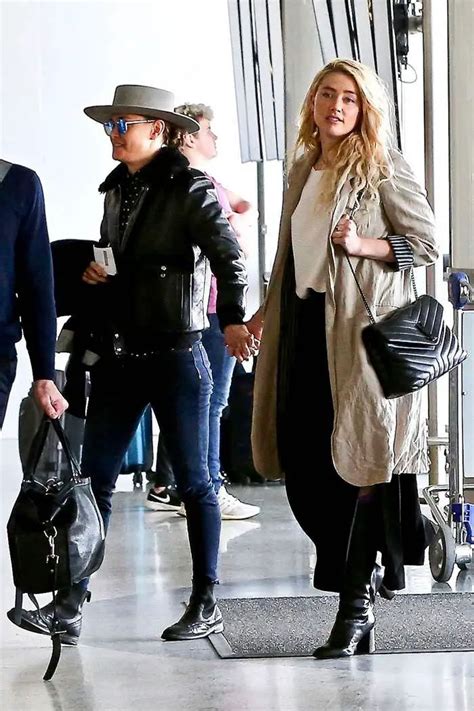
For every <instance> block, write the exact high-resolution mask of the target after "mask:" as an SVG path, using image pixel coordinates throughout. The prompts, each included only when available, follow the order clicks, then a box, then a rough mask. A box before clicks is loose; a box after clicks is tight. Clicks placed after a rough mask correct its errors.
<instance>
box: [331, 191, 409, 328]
mask: <svg viewBox="0 0 474 711" xmlns="http://www.w3.org/2000/svg"><path fill="white" fill-rule="evenodd" d="M363 192H364V190H360V191H359V193H358V194H357V197H356V199H355V202H354V204H353V205H352V207H351V210H350V212H349V219H350V220H352V217H353V216H354V213H355V212H357V210H358V209H359V207H360V201H361V199H362V195H363ZM344 256H345V258H346V260H347V263H348V265H349V268H350V270H351V272H352V276H353V277H354V279H355V283H356V285H357V289H358V290H359V294H360V296H361V298H362V301H363V302H364V306H365V310H366V311H367V314H368V317H369V320H370V323H371V324H375V317H374V315H373V313H372V311H371V310H370V306H369V304H368V302H367V299H366V298H365V294H364V292H363V291H362V287H361V285H360V283H359V280H358V279H357V276H356V273H355V270H354V267H353V266H352V262H351V260H350V257H349V255H348V254H347V252H346V251H344ZM410 280H411V285H412V288H413V293H414V294H415V299H417V298H418V290H417V288H416V283H415V274H414V272H413V267H410Z"/></svg>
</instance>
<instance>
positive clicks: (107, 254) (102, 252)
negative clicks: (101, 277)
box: [94, 246, 117, 276]
mask: <svg viewBox="0 0 474 711" xmlns="http://www.w3.org/2000/svg"><path fill="white" fill-rule="evenodd" d="M94 259H95V261H96V262H97V264H100V265H101V266H103V267H104V269H105V271H106V272H107V274H108V275H109V276H114V274H117V267H116V265H115V259H114V253H113V251H112V247H95V246H94Z"/></svg>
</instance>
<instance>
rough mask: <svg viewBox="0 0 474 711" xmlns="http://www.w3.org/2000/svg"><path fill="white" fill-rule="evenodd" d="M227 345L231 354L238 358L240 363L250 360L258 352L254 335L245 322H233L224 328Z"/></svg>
mask: <svg viewBox="0 0 474 711" xmlns="http://www.w3.org/2000/svg"><path fill="white" fill-rule="evenodd" d="M224 339H225V346H226V348H227V353H228V354H229V355H230V356H234V357H235V358H237V360H238V361H239V363H242V361H244V360H248V359H249V358H250V356H252V355H254V354H255V353H256V348H255V347H254V345H253V341H254V339H253V336H252V334H251V333H250V332H249V331H248V329H247V326H245V324H232V325H229V326H226V327H225V329H224Z"/></svg>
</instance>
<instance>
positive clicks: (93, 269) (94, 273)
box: [82, 262, 108, 284]
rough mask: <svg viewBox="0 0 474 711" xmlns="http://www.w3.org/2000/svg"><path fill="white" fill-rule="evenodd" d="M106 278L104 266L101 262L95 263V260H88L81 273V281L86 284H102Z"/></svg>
mask: <svg viewBox="0 0 474 711" xmlns="http://www.w3.org/2000/svg"><path fill="white" fill-rule="evenodd" d="M107 279H108V276H107V272H106V271H105V268H104V267H103V266H102V265H101V264H97V262H90V264H89V266H88V267H87V269H86V270H85V272H84V274H83V275H82V281H85V282H86V284H104V283H105V282H106V281H107Z"/></svg>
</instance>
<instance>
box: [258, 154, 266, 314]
mask: <svg viewBox="0 0 474 711" xmlns="http://www.w3.org/2000/svg"><path fill="white" fill-rule="evenodd" d="M257 208H258V289H259V296H260V303H261V304H263V301H264V298H265V278H264V276H265V239H266V235H267V225H266V223H265V163H264V162H263V161H257Z"/></svg>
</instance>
